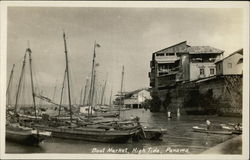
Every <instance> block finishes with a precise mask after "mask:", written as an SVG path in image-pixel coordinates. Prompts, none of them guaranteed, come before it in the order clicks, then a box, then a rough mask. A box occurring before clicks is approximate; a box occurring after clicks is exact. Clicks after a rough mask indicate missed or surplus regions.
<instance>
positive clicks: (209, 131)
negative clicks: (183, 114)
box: [193, 127, 233, 135]
mask: <svg viewBox="0 0 250 160" xmlns="http://www.w3.org/2000/svg"><path fill="white" fill-rule="evenodd" d="M193 131H194V132H201V133H209V134H223V135H231V134H233V133H232V132H231V131H224V130H207V129H206V128H201V127H193Z"/></svg>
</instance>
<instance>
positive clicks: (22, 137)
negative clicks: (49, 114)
mask: <svg viewBox="0 0 250 160" xmlns="http://www.w3.org/2000/svg"><path fill="white" fill-rule="evenodd" d="M27 52H28V53H29V56H30V65H31V50H30V49H29V48H28V49H27V50H26V53H27ZM26 53H25V55H24V60H23V65H22V71H21V75H20V78H19V83H18V89H17V93H16V102H15V108H14V113H13V112H12V111H11V108H10V107H9V108H7V120H6V126H5V127H6V132H5V134H6V140H8V141H12V142H18V143H21V144H25V145H38V144H39V143H40V142H41V141H43V140H44V138H45V137H46V136H50V133H49V132H43V131H39V130H36V129H32V128H29V127H24V126H21V125H20V123H19V121H20V119H19V117H20V115H19V114H18V113H17V103H18V98H19V93H20V85H21V82H22V79H23V72H24V67H25V61H26ZM13 70H14V65H13V68H12V70H11V74H10V79H9V83H8V88H7V94H6V96H7V95H9V86H10V83H11V81H12V76H13ZM9 96H10V95H9ZM8 99H9V98H8ZM7 106H9V102H8V104H7ZM34 106H35V105H34Z"/></svg>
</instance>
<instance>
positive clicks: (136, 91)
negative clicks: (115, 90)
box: [124, 88, 149, 98]
mask: <svg viewBox="0 0 250 160" xmlns="http://www.w3.org/2000/svg"><path fill="white" fill-rule="evenodd" d="M143 90H146V91H149V88H142V89H137V90H134V91H131V92H127V93H125V95H124V96H125V97H126V98H128V97H131V96H132V95H133V94H136V93H139V92H140V91H143Z"/></svg>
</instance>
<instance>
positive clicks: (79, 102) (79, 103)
mask: <svg viewBox="0 0 250 160" xmlns="http://www.w3.org/2000/svg"><path fill="white" fill-rule="evenodd" d="M82 92H83V87H82V88H81V93H80V101H79V106H80V105H81V103H82Z"/></svg>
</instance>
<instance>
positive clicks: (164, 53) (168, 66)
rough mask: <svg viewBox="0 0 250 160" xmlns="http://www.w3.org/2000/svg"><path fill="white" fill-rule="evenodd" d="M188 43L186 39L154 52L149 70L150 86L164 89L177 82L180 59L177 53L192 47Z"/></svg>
mask: <svg viewBox="0 0 250 160" xmlns="http://www.w3.org/2000/svg"><path fill="white" fill-rule="evenodd" d="M186 43H187V42H186V41H183V42H181V43H178V44H175V45H173V46H170V47H167V48H164V49H162V50H159V51H157V52H154V53H153V54H152V60H151V62H150V67H151V72H149V78H150V86H151V87H152V88H153V89H154V88H159V89H163V88H165V87H166V86H168V85H170V84H171V83H173V82H175V80H176V74H177V73H178V70H179V68H178V67H179V61H180V58H179V57H178V56H177V53H178V52H179V51H181V50H184V49H186V48H187V47H190V46H188V45H187V44H186Z"/></svg>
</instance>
